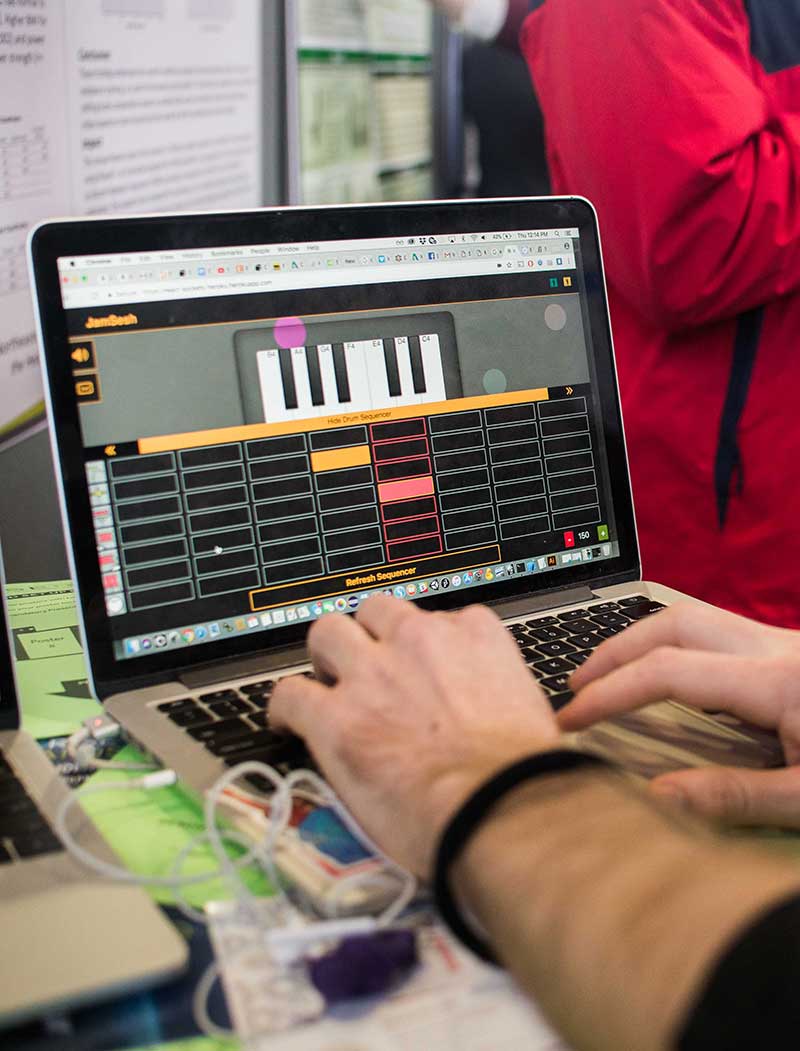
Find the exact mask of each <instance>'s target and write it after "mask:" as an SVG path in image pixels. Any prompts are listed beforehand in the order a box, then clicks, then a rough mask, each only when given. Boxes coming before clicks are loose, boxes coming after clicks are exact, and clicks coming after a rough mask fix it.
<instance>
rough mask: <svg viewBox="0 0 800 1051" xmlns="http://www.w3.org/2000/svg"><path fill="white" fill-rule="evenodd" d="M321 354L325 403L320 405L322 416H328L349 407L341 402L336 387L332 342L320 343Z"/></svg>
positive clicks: (318, 349)
mask: <svg viewBox="0 0 800 1051" xmlns="http://www.w3.org/2000/svg"><path fill="white" fill-rule="evenodd" d="M317 352H318V354H319V372H320V377H321V378H322V394H323V397H324V404H323V405H320V407H319V415H320V416H328V415H330V414H331V413H336V412H346V411H347V407H346V406H343V405H340V404H339V393H338V391H337V389H336V370H335V369H334V367H333V346H332V344H330V343H320V344H319V346H318V347H317Z"/></svg>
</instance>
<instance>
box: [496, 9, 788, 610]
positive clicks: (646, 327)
mask: <svg viewBox="0 0 800 1051" xmlns="http://www.w3.org/2000/svg"><path fill="white" fill-rule="evenodd" d="M511 2H512V8H511V17H513V14H514V8H515V7H517V9H518V8H519V3H518V0H511ZM523 6H525V7H526V8H527V9H528V10H531V9H532V11H533V13H530V14H528V13H527V10H526V12H525V13H526V16H527V17H526V18H525V20H524V22H523V24H522V31H521V35H520V42H521V46H522V51H523V53H524V55H525V58H526V59H527V61H528V64H529V66H530V69H531V72H532V75H533V80H534V84H535V87H536V91H537V94H538V96H539V99H540V101H541V105H542V110H543V112H544V116H545V122H546V133H547V147H548V160H549V163H550V168H551V174H552V180H553V188H554V192H561V193H577V194H583V195H585V196H586V197H588V198H589V200H591V201H592V202H593V203H594V204H595V206H596V208H597V211H598V214H599V218H600V231H601V236H602V240H603V249H604V253H603V254H604V259H605V264H606V272H607V278H608V284H609V297H610V302H611V318H612V325H613V332H614V341H615V347H616V355H617V361H618V368H619V378H620V386H621V392H622V403H623V411H624V418H625V428H626V433H627V437H628V451H629V456H630V463H631V472H632V477H633V487H634V499H635V506H636V512H637V522H638V527H639V537H640V543H641V549H642V559H643V566H644V575H645V577H646V578H649V579H653V580H658V581H660V582H662V583H665V584H670V585H672V586H673V587H675V588H678V589H680V590H682V591H686V592H689V593H690V594H693V595H697V596H699V597H700V598H704V599H706V600H708V601H710V602H714V603H716V604H718V605H720V606H724V607H727V608H728V609H733V610H736V611H738V612H741V613H746V614H749V615H751V616H754V617H757V618H758V619H760V620H765V621H771V622H773V623H779V624H785V625H792V626H794V627H800V0H747V2H746V3H745V2H744V0H590V2H587V0H532V2H530V3H528V4H526V5H523Z"/></svg>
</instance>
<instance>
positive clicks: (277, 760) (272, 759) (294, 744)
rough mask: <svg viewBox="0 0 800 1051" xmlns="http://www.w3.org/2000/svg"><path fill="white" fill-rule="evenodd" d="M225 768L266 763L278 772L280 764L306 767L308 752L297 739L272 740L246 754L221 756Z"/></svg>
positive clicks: (235, 753) (237, 753) (236, 753)
mask: <svg viewBox="0 0 800 1051" xmlns="http://www.w3.org/2000/svg"><path fill="white" fill-rule="evenodd" d="M220 758H223V759H224V760H225V765H226V766H238V765H239V763H249V762H256V763H266V764H267V765H268V766H274V767H276V769H277V770H279V771H280V769H281V764H283V763H287V764H290V765H294V766H306V765H307V763H308V752H307V751H306V748H305V745H304V744H303V742H302V741H301V740H300V738H299V737H283V738H277V737H276V738H274V739H273V741H272V743H270V744H262V745H260V746H258V747H256V748H252V749H251V750H250V751H246V752H234V753H232V754H230V755H226V756H221V757H220Z"/></svg>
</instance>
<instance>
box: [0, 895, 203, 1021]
mask: <svg viewBox="0 0 800 1051" xmlns="http://www.w3.org/2000/svg"><path fill="white" fill-rule="evenodd" d="M0 930H2V932H3V962H2V963H1V964H0V1024H5V1025H8V1024H11V1023H12V1022H14V1021H18V1020H21V1019H23V1018H26V1017H30V1016H33V1015H36V1014H39V1013H40V1012H41V1011H43V1010H45V1009H51V1010H52V1009H53V1008H57V1007H62V1006H66V1005H70V1006H72V1005H75V1004H77V1003H85V1002H89V1001H92V1000H97V999H101V998H106V997H109V996H113V995H116V994H118V993H123V992H127V991H130V990H131V989H134V988H141V987H143V986H146V985H150V984H155V983H156V982H157V981H159V980H161V979H165V978H167V977H169V976H170V975H173V974H175V973H177V972H178V971H180V970H181V969H182V968H183V967H184V966H185V964H186V961H187V958H188V957H187V949H186V944H185V942H184V940H183V939H182V938H181V936H180V935H179V934H178V932H177V931H176V930H175V928H174V927H173V926H172V925H171V924H170V923H169V922H168V921H167V920H166V919H165V918H164V917H163V916H162V915H161V913H160V912H159V910H158V908H157V907H156V906H155V905H154V904H153V903H152V901H151V900H150V899H149V898H148V897H147V895H146V894H145V893H144V892H143V891H142V890H140V889H139V888H137V887H127V886H115V885H113V884H107V883H105V884H100V883H96V882H95V883H87V884H73V885H69V886H65V887H60V888H54V889H52V890H48V891H47V892H46V893H42V894H32V895H28V896H20V897H15V898H14V899H13V900H11V901H8V902H2V903H0Z"/></svg>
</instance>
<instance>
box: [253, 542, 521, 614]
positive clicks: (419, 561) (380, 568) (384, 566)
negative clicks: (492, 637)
mask: <svg viewBox="0 0 800 1051" xmlns="http://www.w3.org/2000/svg"><path fill="white" fill-rule="evenodd" d="M491 550H494V551H495V552H496V558H482V559H480V561H478V562H470V564H469V565H466V566H458V567H454V568H453V569H448V570H442V572H441V574H438V573H434V576H438V575H441V576H447V575H448V574H450V573H460V572H461V571H462V570H463V569H473V568H474V567H476V566H482V565H485V563H486V562H487V561H488V562H499V561H500V545H499V544H485V545H484V546H483V547H470V548H466V549H465V550H464V551H463V552H462V551H453V552H452V554H454V555H460V554H464V555H468V554H470V553H471V552H473V551H491ZM449 553H450V552H447V551H444V552H442V553H440V554H438V555H431V556H430V557H429V558H409V559H406V560H405V562H380V563H379V564H378V565H375V566H365V567H364V568H363V569H354V570H353V571H352V572H351V573H350V574H348V573H335V574H334V573H332V574H329V575H328V576H325V577H312V579H311V580H297V581H294V582H293V583H290V584H273V585H272V586H271V587H268V588H257V589H256V590H255V591H251V592H250V593H249V595H248V598H249V599H250V609H251V610H252V612H253V613H263V612H264V610H265V609H275V608H276V607H277V606H286V605H287V604H290V603H297V602H317V601H318V600H319V599H321V598H332V597H333V596H334V595H342V594H344V591H343V590H342V589H340V590H339V591H327V592H325V594H323V595H312V596H310V597H306V598H294V599H293V598H284V599H282V600H281V601H280V602H273V603H272V605H270V606H256V605H255V604H254V602H253V599H254V597H255V596H256V595H263V594H264V593H265V592H267V591H278V590H282V589H285V588H293V587H301V586H305V585H306V584H313V583H314V582H315V581H317V580H320V581H322V580H331V579H333V577H334V576H336V577H346V576H348V575H349V576H361V575H362V574H367V573H376V572H389V571H391V570H392V569H394V568H395V566H396V567H397V568H398V569H401V568H402V567H403V566H406V567H407V568H409V569H410V568H413V570H414V572H413V574H412V573H409V574H408V576H405V577H398V578H397V579H396V580H386V581H383V582H382V583H383V584H384V586H385V587H387V588H388V587H393V586H394V585H395V584H402V583H403V581H404V580H414V579H415V578H416V577H417V576H418V575H419V574H417V571H416V567H417V566H418V565H422V566H423V569H424V568H425V567H424V564H425V563H427V562H434V561H438V560H439V559H441V558H446V557H447V556H448V554H449ZM380 583H381V581H376V583H375V584H365V585H364V587H365V588H367V589H369V588H372V587H375V586H378V585H380ZM345 590H346V589H345Z"/></svg>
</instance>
